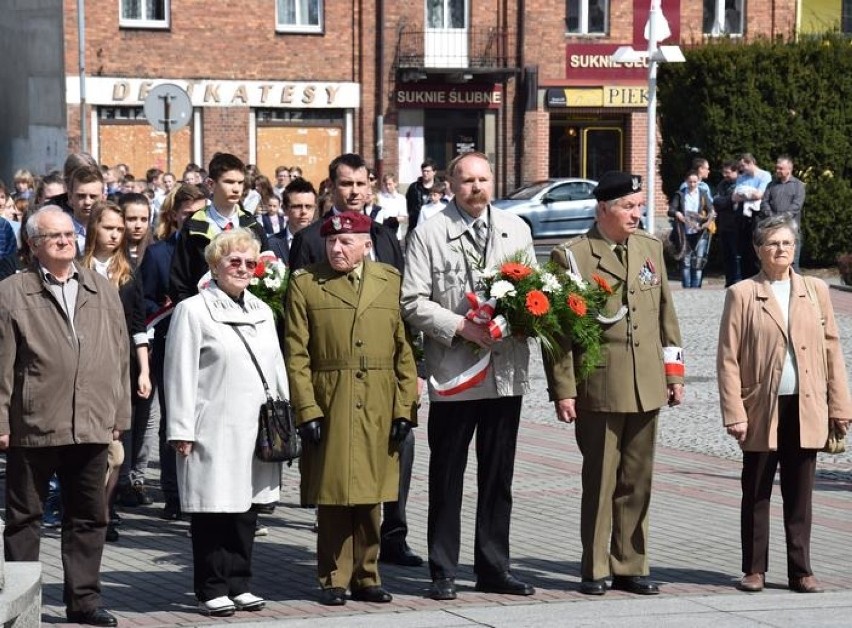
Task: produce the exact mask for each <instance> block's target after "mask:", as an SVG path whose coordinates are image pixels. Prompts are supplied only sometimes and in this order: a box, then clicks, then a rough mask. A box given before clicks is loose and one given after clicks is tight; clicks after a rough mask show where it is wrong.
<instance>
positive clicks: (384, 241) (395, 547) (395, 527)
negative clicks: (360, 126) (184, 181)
mask: <svg viewBox="0 0 852 628" xmlns="http://www.w3.org/2000/svg"><path fill="white" fill-rule="evenodd" d="M328 176H329V179H330V180H331V190H330V191H331V198H332V203H333V207H332V209H331V214H332V215H338V214H340V213H342V212H345V211H354V212H356V213H359V214H364V208H365V207H366V206H367V204H368V203H369V202H370V198H371V193H372V192H371V186H370V181H369V174H368V170H367V163H366V162H365V161H364V159H363V157H361V156H360V155H356V154H354V153H346V154H343V155H340V156H338V157H336V158H335V159H334V160H333V161H332V162H331V164H329V166H328ZM322 225H323V223H322V222H315V223H314V224H312V225H309V226H308V227H305V228H304V229H302V230H301V231H299V232H298V233H297V234H296V235H295V237H294V238H293V241H292V243H291V244H290V258H289V259H290V264H289V266H290V270H291V271H295V270H298V269H300V268H302V267H304V266H307V265H308V264H314V263H317V262H321V261H324V260H325V259H326V252H325V241H324V239H323V237H322V233H321V228H322ZM370 242H371V243H372V244H371V246H370V247H369V249H368V251H367V254H368V256H369V257H370V259H371V260H374V261H377V262H384V263H385V264H390V265H391V266H393V267H394V268H396V269H397V270H398V271H399V272H400V273H402V271H403V257H402V250H401V249H400V246H399V240H397V239H396V232H395V231H393V230H391V229H388V228H387V227H385V226H384V225H381V224H379V223H377V222H375V221H373V220H371V221H370ZM399 464H400V471H399V496H398V497H399V499H398V500H397V501H395V502H385V504H384V507H383V512H382V514H383V519H382V548H381V555H380V557H379V559H380V560H381V561H382V562H387V563H393V564H397V565H403V566H406V567H418V566H420V565H422V564H423V559H422V558H420V556H418V555H417V554H415V553H414V552H413V551H412V550H411V548H410V547H409V546H408V541H407V536H408V520H407V518H406V513H405V507H406V503H407V502H408V490H409V487H410V486H411V470H412V468H413V466H414V433H413V432H410V433H409V434H408V435H407V436H406V437H405V441H404V442H403V443H402V446H401V447H400V452H399Z"/></svg>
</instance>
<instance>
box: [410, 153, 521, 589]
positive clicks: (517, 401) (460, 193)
mask: <svg viewBox="0 0 852 628" xmlns="http://www.w3.org/2000/svg"><path fill="white" fill-rule="evenodd" d="M448 173H449V177H450V181H451V185H452V189H453V192H454V193H455V198H454V199H453V200H452V201H450V203H449V205H448V206H447V208H446V209H445V210H444V211H443V212H441V213H439V214H437V215H436V216H433V217H432V218H430V219H429V220H427V221H426V222H425V223H423V224H422V225H420V226H419V227H418V228H417V229H416V230H415V231H414V232H412V233H411V234H410V236H409V241H408V245H407V249H406V264H405V278H404V280H403V285H402V312H403V315H404V316H405V319H406V322H407V323H408V324H409V325H411V327H412V328H413V329H414V330H417V331H422V332H423V334H424V336H425V345H424V348H425V354H426V371H427V372H428V373H429V375H431V378H430V380H429V399H430V407H429V427H428V431H429V449H430V458H429V522H428V532H427V534H428V544H429V571H430V575H431V577H432V589H431V591H430V593H429V595H430V597H431V598H432V599H435V600H452V599H455V598H456V584H455V578H456V573H457V571H458V560H459V537H460V534H461V504H462V488H463V484H464V472H465V468H466V466H467V451H468V446H469V445H470V441H471V439H472V438H473V435H474V433H476V451H477V463H478V473H477V488H478V496H477V505H476V539H475V546H474V565H473V569H474V571H475V572H476V590H477V591H485V592H489V593H503V594H510V595H532V594H533V593H534V592H535V590H534V589H533V587H532V586H530V585H529V584H527V583H525V582H521V581H520V580H518V579H517V578H515V577H514V576H513V575H512V574H511V572H510V571H509V522H510V519H511V514H512V476H513V475H514V469H515V448H516V445H517V438H518V426H519V423H520V418H521V401H522V398H523V397H522V395H523V394H524V393H526V392H528V391H529V376H528V366H529V351H530V343H531V342H532V341H531V340H530V339H528V338H523V337H516V336H509V337H508V338H505V339H503V340H500V341H497V342H495V340H494V338H492V337H491V334H490V332H489V329H488V326H487V325H485V324H479V323H476V322H473V321H471V320H468V319H467V318H466V316H465V314H466V313H467V311H468V308H469V305H468V301H467V299H466V298H465V293H467V292H477V291H479V290H481V289H482V285H481V280H482V275H483V273H484V272H485V271H486V270H487V269H490V268H493V267H495V266H497V265H498V264H499V263H501V262H503V261H505V260H506V259H508V258H509V257H511V256H513V255H516V254H518V253H521V254H524V255H526V256H527V257H528V258H529V259H530V260H534V259H535V250H534V248H533V242H532V236H531V235H530V230H529V227H527V226H526V224H525V223H524V222H523V221H522V220H521V219H520V218H518V217H517V216H514V215H513V214H510V213H508V212H504V211H502V210H499V209H497V208H496V207H493V206H492V205H491V197H492V194H493V192H494V176H493V172H492V170H491V164H490V163H489V161H488V158H487V157H486V156H485V155H483V154H482V153H466V154H464V155H462V156H460V157H457V158H456V159H454V160H453V161H452V162H451V163H450V165H449V166H448ZM484 356H488V357H489V359H488V368H487V371H485V372H484V378H483V379H482V381H480V382H479V383H476V384H474V383H473V382H474V381H476V379H475V378H472V379H471V380H470V381H469V382H468V385H467V386H463V385H460V386H457V387H456V390H455V392H453V393H452V394H450V391H449V390H446V388H448V387H449V384H448V382H451V381H452V380H454V378H456V377H457V376H459V375H460V374H461V373H463V372H465V371H467V370H469V369H470V368H471V367H473V366H474V365H476V364H478V363H479V362H480V361H482V360H483V359H484ZM445 385H446V386H445Z"/></svg>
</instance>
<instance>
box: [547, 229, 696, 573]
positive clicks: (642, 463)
mask: <svg viewBox="0 0 852 628" xmlns="http://www.w3.org/2000/svg"><path fill="white" fill-rule="evenodd" d="M622 255H623V259H624V261H622V260H620V259H619V257H618V256H617V251H616V250H615V247H614V245H613V243H611V242H609V241H607V240H606V239H605V238H604V237H603V235H602V234H601V232H600V231H599V230H598V228H597V225H595V226H594V227H592V229H591V230H590V231H589V232H588V234H586V235H585V236H581V237H579V238H576V239H574V240H571V241H569V242H567V243H565V244H562V245H560V246H558V247H557V248H556V249H554V250H553V252H552V254H551V259H552V260H553V261H555V262H556V263H558V264H560V265H561V266H563V267H565V268H569V267H572V266H573V270H575V271H577V272H579V273H580V274H581V275H582V277H583V278H584V279H585V280H586V281H591V280H592V275H593V274H597V275H599V276H600V277H602V278H603V279H605V280H606V281H607V282H608V283H609V284H610V286H611V287H612V288H613V291H614V292H613V294H612V295H611V296H610V299H609V302H608V313H615V312H618V311H619V310H620V308H622V306H623V307H624V310H622V312H623V316H621V318H619V319H618V320H617V321H615V322H613V323H612V324H609V325H605V326H604V330H603V358H602V361H601V363H600V364H599V366H598V368H596V369H595V370H594V371H593V372H592V373H591V375H589V377H588V378H587V379H586V380H584V381H577V379H576V377H575V372H574V361H575V359H580V357H581V355H582V354H581V353H580V352H579V350H572V348H571V346H570V340H566V343H567V346H566V348H567V351H566V352H565V354H564V356H563V357H562V358H561V359H559V360H558V361H556V362H555V363H548V364H546V373H547V377H548V389H549V393H550V398H551V399H552V400H554V401H556V400H560V399H571V398H576V412H577V422H576V437H577V443H578V445H579V447H580V451H581V452H582V454H583V497H582V507H581V509H582V512H581V524H580V525H581V539H582V545H583V557H582V562H581V572H582V577H583V579H584V580H600V579H603V578H606V577H607V576H609V575H610V574H613V575H618V576H627V577H632V576H645V575H648V573H649V568H648V558H647V553H646V549H647V536H648V508H649V505H650V499H651V474H652V471H653V464H654V441H655V437H656V425H657V415H658V413H659V408H661V407H662V406H664V405H666V403H667V402H668V391H667V385H668V384H677V383H682V382H683V367H682V356H681V355H680V354H681V349H680V346H681V338H680V329H679V327H678V322H677V318H676V316H675V311H674V305H673V303H672V299H671V293H670V291H669V285H668V281H667V279H666V269H665V262H664V260H663V247H662V244H661V243H660V241H659V240H657V239H656V238H654V237H653V236H651V235H649V234H647V233H645V232H643V231H636V232H635V233H634V234H632V235H631V236H630V237H629V238H628V240H627V244H626V249H625V250H624V252H623V253H622ZM664 354H666V356H667V358H668V360H666V361H668V362H671V363H672V364H671V365H668V366H667V365H665V364H664Z"/></svg>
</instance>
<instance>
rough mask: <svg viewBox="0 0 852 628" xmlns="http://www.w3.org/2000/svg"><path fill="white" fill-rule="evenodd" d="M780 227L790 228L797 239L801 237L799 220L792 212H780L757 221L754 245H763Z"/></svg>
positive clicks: (753, 239) (753, 238)
mask: <svg viewBox="0 0 852 628" xmlns="http://www.w3.org/2000/svg"><path fill="white" fill-rule="evenodd" d="M779 229H789V230H790V231H791V233H792V234H793V237H795V238H796V240H798V239H799V222H798V221H797V220H796V219H795V218H794V217H793V215H792V214H778V215H777V216H770V217H769V218H764V219H763V220H761V221H760V222H758V223H757V226H756V227H755V228H754V235H753V236H752V242H753V244H754V246H763V245H764V243H765V242H766V240H767V239H768V238H769V236H770V234H772V233H775V232H776V231H778V230H779Z"/></svg>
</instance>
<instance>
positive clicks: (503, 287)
mask: <svg viewBox="0 0 852 628" xmlns="http://www.w3.org/2000/svg"><path fill="white" fill-rule="evenodd" d="M515 294H517V293H516V292H515V285H514V284H513V283H512V282H511V281H506V280H505V279H501V280H499V281H495V282H494V283H493V284H492V285H491V297H492V298H493V299H502V298H503V297H513V296H515Z"/></svg>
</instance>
